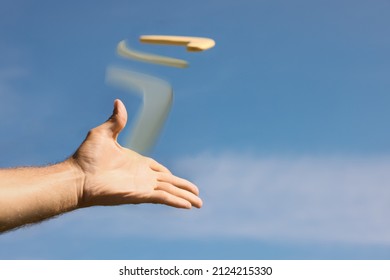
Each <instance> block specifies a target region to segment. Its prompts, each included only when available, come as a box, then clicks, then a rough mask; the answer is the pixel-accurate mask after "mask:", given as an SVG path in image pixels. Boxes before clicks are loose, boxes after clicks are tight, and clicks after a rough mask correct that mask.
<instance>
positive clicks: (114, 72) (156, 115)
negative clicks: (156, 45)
mask: <svg viewBox="0 0 390 280" xmlns="http://www.w3.org/2000/svg"><path fill="white" fill-rule="evenodd" d="M106 81H107V82H108V83H110V84H112V85H115V86H119V87H121V88H123V89H125V90H134V89H135V90H136V91H138V92H142V95H143V106H142V109H141V111H140V112H139V113H138V117H137V120H136V122H135V125H134V128H133V130H132V132H131V134H130V137H129V138H128V139H127V140H126V144H125V146H126V147H127V148H129V149H132V150H135V151H137V152H138V153H147V152H148V151H149V150H150V149H151V147H152V146H153V144H154V142H155V140H156V138H157V136H158V134H159V132H160V129H161V127H162V125H163V124H164V121H165V119H166V117H167V116H168V113H169V110H170V108H171V105H172V99H173V90H172V87H171V86H170V85H169V83H167V82H165V81H163V80H160V79H158V78H155V77H152V76H149V75H145V74H141V73H137V72H133V71H129V70H125V69H121V68H118V67H109V68H108V70H107V74H106Z"/></svg>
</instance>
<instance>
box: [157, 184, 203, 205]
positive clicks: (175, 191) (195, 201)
mask: <svg viewBox="0 0 390 280" xmlns="http://www.w3.org/2000/svg"><path fill="white" fill-rule="evenodd" d="M155 190H161V191H165V192H167V193H169V194H172V195H174V196H176V197H180V198H183V199H185V200H186V201H189V202H190V203H191V205H192V206H195V207H197V208H200V207H202V200H201V199H200V198H199V197H198V196H196V195H195V194H193V193H191V192H189V191H186V190H183V189H179V188H177V187H175V186H173V185H171V184H169V183H165V182H160V183H158V185H157V187H156V188H155Z"/></svg>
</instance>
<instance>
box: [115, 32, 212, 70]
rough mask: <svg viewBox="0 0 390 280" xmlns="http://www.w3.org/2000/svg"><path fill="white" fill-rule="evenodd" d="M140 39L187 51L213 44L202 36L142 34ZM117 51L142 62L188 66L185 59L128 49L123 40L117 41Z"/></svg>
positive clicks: (204, 48) (207, 47) (144, 41)
mask: <svg viewBox="0 0 390 280" xmlns="http://www.w3.org/2000/svg"><path fill="white" fill-rule="evenodd" d="M140 41H141V42H143V43H151V44H162V45H176V46H186V47H187V51H191V52H197V51H204V50H208V49H210V48H212V47H214V46H215V42H214V40H212V39H209V38H202V37H184V36H163V35H144V36H141V37H140ZM117 52H118V54H119V55H121V56H123V57H127V58H131V59H136V60H139V61H143V62H149V63H156V64H161V65H166V66H172V67H178V68H186V67H188V62H187V61H185V60H181V59H176V58H171V57H166V56H159V55H154V54H149V53H144V52H139V51H135V50H133V49H130V48H129V46H127V45H126V42H125V41H124V40H123V41H120V42H119V44H118V46H117Z"/></svg>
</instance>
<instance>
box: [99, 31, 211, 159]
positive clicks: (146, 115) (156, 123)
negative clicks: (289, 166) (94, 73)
mask: <svg viewBox="0 0 390 280" xmlns="http://www.w3.org/2000/svg"><path fill="white" fill-rule="evenodd" d="M140 41H141V42H143V43H152V44H168V45H180V46H183V45H184V46H186V47H187V51H203V50H207V49H209V48H212V47H213V46H214V45H215V42H214V41H213V40H212V39H209V38H200V37H182V36H160V35H146V36H141V37H140ZM117 52H118V54H119V55H121V56H123V57H126V58H131V59H135V60H139V61H143V62H149V63H155V64H161V65H166V66H171V67H178V68H185V67H188V62H187V61H185V60H181V59H176V58H171V57H165V56H159V55H154V54H149V53H143V52H139V51H135V50H133V49H130V48H129V47H128V46H127V45H126V42H125V41H124V40H123V41H120V42H119V43H118V46H117ZM106 77H107V82H108V83H111V84H113V85H117V86H120V87H122V88H123V89H125V90H132V89H136V90H138V91H141V92H142V93H143V107H142V110H141V111H140V113H139V114H138V119H137V121H136V123H135V126H134V129H133V131H132V132H131V135H130V137H128V140H127V141H126V147H128V148H130V149H132V150H135V151H137V152H139V153H146V152H148V151H149V150H150V148H151V147H152V146H153V144H154V142H155V139H156V138H157V136H158V133H159V132H160V129H161V127H162V125H163V124H164V122H165V119H166V117H167V116H168V112H169V110H170V108H171V104H172V98H173V90H172V87H171V85H170V84H169V83H167V82H165V81H163V80H161V79H158V78H155V77H152V76H148V75H145V74H140V73H137V72H133V71H129V70H125V69H120V68H117V67H111V68H109V69H108V71H107V75H106Z"/></svg>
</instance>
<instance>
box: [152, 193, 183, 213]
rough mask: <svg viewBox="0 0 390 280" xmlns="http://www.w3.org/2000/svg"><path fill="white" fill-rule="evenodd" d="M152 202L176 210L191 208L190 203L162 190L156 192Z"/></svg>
mask: <svg viewBox="0 0 390 280" xmlns="http://www.w3.org/2000/svg"><path fill="white" fill-rule="evenodd" d="M150 200H151V202H152V203H159V204H165V205H168V206H172V207H176V208H185V209H190V208H191V203H190V202H189V201H187V200H185V199H183V198H180V197H177V196H174V195H172V194H170V193H167V192H165V191H162V190H156V191H154V192H153V194H152V196H151V197H150Z"/></svg>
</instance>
